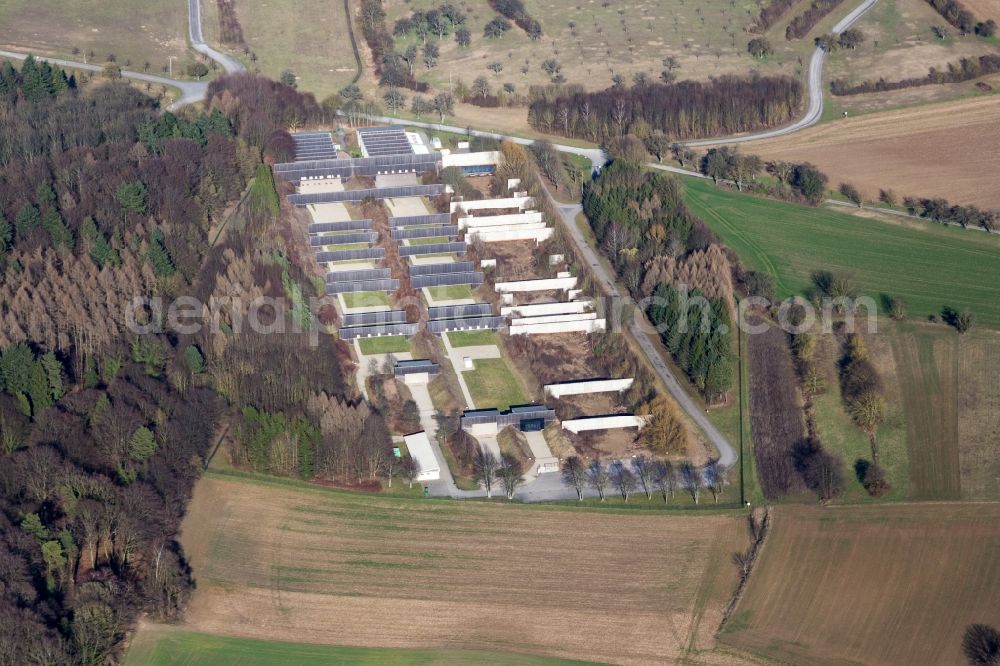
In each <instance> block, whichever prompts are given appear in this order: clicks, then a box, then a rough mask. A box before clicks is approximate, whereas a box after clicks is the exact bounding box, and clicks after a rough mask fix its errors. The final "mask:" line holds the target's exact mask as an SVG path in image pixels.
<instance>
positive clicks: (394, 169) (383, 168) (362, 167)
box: [274, 153, 441, 184]
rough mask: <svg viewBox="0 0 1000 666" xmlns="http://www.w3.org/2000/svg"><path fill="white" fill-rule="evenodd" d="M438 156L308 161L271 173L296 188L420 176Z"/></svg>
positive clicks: (286, 164)
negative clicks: (306, 182)
mask: <svg viewBox="0 0 1000 666" xmlns="http://www.w3.org/2000/svg"><path fill="white" fill-rule="evenodd" d="M440 159H441V154H440V153H428V154H426V155H382V156H381V157H362V158H358V159H346V158H344V159H335V160H309V161H307V162H284V163H282V164H276V165H275V166H274V172H275V173H276V174H278V175H280V176H281V177H282V178H284V179H285V180H287V181H289V182H292V183H296V184H298V182H299V181H301V180H302V179H303V178H320V177H322V178H329V177H334V176H335V177H338V178H350V177H351V176H377V175H379V174H383V173H423V172H425V171H434V169H435V168H436V166H437V163H438V161H440Z"/></svg>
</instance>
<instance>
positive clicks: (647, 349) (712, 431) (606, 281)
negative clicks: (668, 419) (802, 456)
mask: <svg viewBox="0 0 1000 666" xmlns="http://www.w3.org/2000/svg"><path fill="white" fill-rule="evenodd" d="M546 194H548V195H549V198H550V199H551V200H552V203H553V205H554V206H555V207H556V209H557V210H558V211H559V215H560V216H561V218H562V223H563V227H564V228H565V229H566V231H568V232H569V234H570V237H571V238H572V239H573V242H574V243H575V244H576V246H577V248H579V250H580V253H581V254H582V255H583V258H584V260H585V261H586V262H587V267H588V268H589V269H590V272H591V273H592V274H593V275H594V277H596V278H597V280H598V281H599V282H600V284H601V286H602V287H603V289H604V291H605V293H607V294H609V295H610V296H612V297H613V298H615V299H616V300H618V301H619V303H621V304H622V305H634V303H633V302H632V299H631V297H630V296H629V294H628V292H625V291H623V290H621V289H619V288H618V283H617V282H616V280H615V276H614V275H613V274H612V272H611V271H610V269H609V268H607V267H606V266H605V265H604V264H603V263H601V258H600V256H599V255H598V254H597V252H596V251H595V250H594V248H593V247H592V246H591V245H590V243H588V242H587V238H586V236H584V234H583V231H582V230H581V229H580V227H578V226H577V224H576V216H577V215H578V214H579V213H581V212H582V210H583V208H582V207H581V206H580V204H560V203H559V202H557V201H556V200H555V199H554V198H552V194H551V193H550V192H548V190H546ZM628 309H631V310H634V312H635V314H634V316H633V318H632V320H631V321H629V322H627V324H626V325H627V326H628V328H629V332H630V333H631V334H632V337H633V338H635V340H636V342H637V343H638V344H639V347H640V348H641V349H642V352H643V354H645V356H646V358H647V359H648V360H649V364H650V365H651V366H652V367H653V370H654V371H655V372H656V375H657V376H658V377H659V378H660V380H661V381H662V382H663V384H664V385H665V386H666V387H667V391H669V392H670V395H672V396H673V398H674V400H676V401H677V404H679V405H680V406H681V409H683V410H684V411H685V412H686V413H687V415H688V416H689V417H690V418H691V420H692V421H694V422H695V424H697V426H698V427H699V428H700V429H701V431H702V432H703V433H705V437H706V438H707V439H708V440H709V441H710V442H711V443H712V445H713V446H714V447H715V448H716V449H717V450H718V452H719V464H720V465H722V466H723V467H732V466H733V465H735V464H736V461H737V459H738V457H737V454H736V449H734V448H733V445H732V444H730V443H729V440H728V439H726V438H725V437H724V436H723V434H722V433H721V432H719V430H718V428H716V427H715V426H714V425H713V424H712V422H711V421H710V420H709V419H708V417H707V416H706V415H705V411H704V410H703V409H702V408H701V406H700V405H698V404H697V403H696V402H695V401H694V400H693V399H692V398H691V396H690V395H688V393H687V392H686V391H685V390H684V387H682V386H681V384H680V383H679V382H678V381H677V378H676V377H674V375H673V373H672V372H671V371H670V368H669V367H668V366H667V364H666V362H664V360H663V357H662V356H661V355H660V352H659V350H658V349H657V343H654V342H653V341H652V340H650V339H649V335H648V332H650V331H652V330H653V326H652V324H650V322H649V320H648V319H647V318H646V315H645V313H643V312H641V311H640V310H639V309H638V308H628Z"/></svg>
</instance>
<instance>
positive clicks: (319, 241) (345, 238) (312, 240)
mask: <svg viewBox="0 0 1000 666" xmlns="http://www.w3.org/2000/svg"><path fill="white" fill-rule="evenodd" d="M377 240H378V232H376V231H362V232H359V233H356V234H334V235H332V236H310V237H309V245H311V246H313V247H323V246H324V245H344V244H346V243H374V242H375V241H377Z"/></svg>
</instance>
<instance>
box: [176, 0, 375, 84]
mask: <svg viewBox="0 0 1000 666" xmlns="http://www.w3.org/2000/svg"><path fill="white" fill-rule="evenodd" d="M235 8H236V15H237V17H238V18H239V21H240V24H241V25H242V27H243V35H244V38H245V39H246V42H247V45H248V46H249V48H250V50H251V51H252V52H253V53H256V54H257V62H256V63H254V62H251V61H250V59H249V58H248V57H246V56H245V55H244V52H243V49H242V48H235V47H226V46H225V45H220V44H219V38H218V34H219V18H218V10H217V8H216V3H214V2H202V3H201V12H202V21H201V22H202V28H203V30H204V33H205V39H206V40H207V41H208V42H209V43H210V44H211V45H212V46H214V47H216V48H221V49H222V50H225V51H228V52H229V53H231V54H232V55H234V56H236V57H237V58H239V59H240V60H242V61H243V62H244V64H245V65H246V66H247V68H248V69H250V70H253V69H255V68H260V70H261V73H262V74H264V75H265V76H267V77H269V78H272V79H277V78H278V77H279V76H281V73H282V72H283V71H285V70H286V69H287V70H291V71H292V72H293V73H294V74H295V75H296V77H298V80H297V84H298V87H299V88H300V89H301V90H304V91H307V92H311V93H314V94H315V95H316V99H318V100H322V99H323V98H325V97H326V96H327V95H330V94H332V93H335V92H337V91H338V90H340V89H341V88H343V87H344V86H345V85H347V84H348V83H350V82H351V80H352V79H353V78H354V76H355V74H356V72H357V62H356V61H355V59H354V52H353V50H352V48H351V39H350V36H349V35H348V33H347V18H346V16H345V13H344V4H343V3H332V4H331V3H329V2H325V1H324V0H297V2H295V3H294V4H293V3H291V2H288V1H287V0H277V1H275V2H237V3H235ZM185 34H186V33H185ZM358 39H359V40H360V39H361V37H360V35H359V36H358ZM359 47H360V48H363V47H364V43H363V42H360V43H359Z"/></svg>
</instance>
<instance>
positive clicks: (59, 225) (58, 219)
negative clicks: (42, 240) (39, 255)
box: [42, 208, 73, 249]
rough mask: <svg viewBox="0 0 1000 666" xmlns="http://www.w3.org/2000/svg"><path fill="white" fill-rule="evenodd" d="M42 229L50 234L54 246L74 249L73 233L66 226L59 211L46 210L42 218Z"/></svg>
mask: <svg viewBox="0 0 1000 666" xmlns="http://www.w3.org/2000/svg"><path fill="white" fill-rule="evenodd" d="M42 227H44V228H45V231H47V232H48V234H49V238H51V239H52V244H53V245H55V246H56V247H68V248H70V249H72V248H73V232H72V231H70V230H69V227H67V226H66V223H65V222H64V221H63V219H62V215H60V214H59V211H57V210H56V209H54V208H49V209H48V210H46V211H45V214H44V215H43V216H42Z"/></svg>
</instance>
